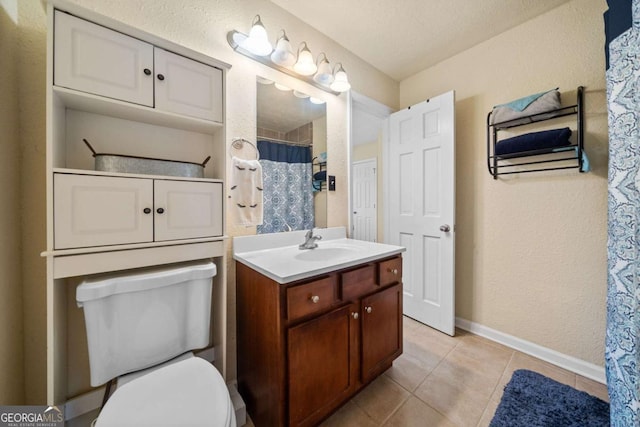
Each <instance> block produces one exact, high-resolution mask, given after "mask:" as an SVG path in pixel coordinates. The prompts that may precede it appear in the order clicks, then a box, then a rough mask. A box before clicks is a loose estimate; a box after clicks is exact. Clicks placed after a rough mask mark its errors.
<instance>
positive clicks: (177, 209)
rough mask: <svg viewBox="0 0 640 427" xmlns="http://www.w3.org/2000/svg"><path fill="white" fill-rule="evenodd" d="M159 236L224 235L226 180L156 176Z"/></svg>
mask: <svg viewBox="0 0 640 427" xmlns="http://www.w3.org/2000/svg"><path fill="white" fill-rule="evenodd" d="M154 209H155V240H156V241H164V240H177V239H193V238H198V237H213V236H222V215H223V213H222V212H223V211H222V183H219V182H194V181H172V180H160V179H159V180H155V183H154Z"/></svg>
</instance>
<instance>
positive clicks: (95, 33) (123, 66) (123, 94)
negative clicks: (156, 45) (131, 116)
mask: <svg viewBox="0 0 640 427" xmlns="http://www.w3.org/2000/svg"><path fill="white" fill-rule="evenodd" d="M54 57H55V61H54V84H55V85H56V86H62V87H66V88H70V89H76V90H79V91H83V92H88V93H93V94H96V95H101V96H105V97H109V98H114V99H119V100H122V101H127V102H132V103H135V104H141V105H145V106H148V107H153V45H151V44H149V43H145V42H143V41H141V40H138V39H135V38H133V37H129V36H126V35H124V34H122V33H119V32H116V31H113V30H110V29H108V28H105V27H102V26H100V25H96V24H94V23H92V22H89V21H85V20H84V19H80V18H76V17H75V16H71V15H69V14H67V13H64V12H60V11H56V12H55V38H54Z"/></svg>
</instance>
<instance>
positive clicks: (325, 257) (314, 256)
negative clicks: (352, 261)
mask: <svg viewBox="0 0 640 427" xmlns="http://www.w3.org/2000/svg"><path fill="white" fill-rule="evenodd" d="M357 251H358V248H357V247H352V246H347V245H332V244H326V245H324V244H322V243H318V247H317V248H315V249H302V250H300V253H299V254H298V255H295V256H294V258H295V259H297V260H300V261H311V262H339V261H340V260H341V259H344V258H345V257H350V256H353V255H354V254H355V253H356V252H357Z"/></svg>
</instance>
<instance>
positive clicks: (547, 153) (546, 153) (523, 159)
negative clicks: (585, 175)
mask: <svg viewBox="0 0 640 427" xmlns="http://www.w3.org/2000/svg"><path fill="white" fill-rule="evenodd" d="M583 92H584V87H582V86H579V87H578V90H577V93H576V104H575V105H569V106H566V107H561V108H558V109H555V110H550V111H545V112H542V113H537V114H532V115H529V116H524V117H519V118H517V119H513V120H508V121H504V122H499V123H491V114H492V112H490V113H489V114H488V115H487V168H488V170H489V173H490V174H491V175H492V176H493V179H498V176H499V175H510V174H517V173H531V172H544V171H552V170H561V169H578V170H579V171H580V172H584V170H583V151H584V120H583V114H584V113H583V104H584V100H583V96H584V95H583ZM570 115H575V116H576V129H575V130H574V131H573V132H575V134H576V143H574V144H572V145H566V146H559V147H553V148H543V149H538V150H528V151H519V152H514V153H508V154H499V155H496V154H495V147H496V143H497V142H498V135H499V134H498V133H499V131H502V130H505V129H511V128H515V127H518V126H525V125H530V124H533V123H539V122H544V121H548V120H554V119H558V118H560V117H566V116H570ZM570 154H573V155H570Z"/></svg>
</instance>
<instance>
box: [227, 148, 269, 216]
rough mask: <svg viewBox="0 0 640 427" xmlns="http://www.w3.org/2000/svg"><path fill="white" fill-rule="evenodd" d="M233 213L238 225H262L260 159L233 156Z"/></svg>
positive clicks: (231, 189) (231, 191)
mask: <svg viewBox="0 0 640 427" xmlns="http://www.w3.org/2000/svg"><path fill="white" fill-rule="evenodd" d="M231 167H232V168H233V171H232V172H231V188H230V191H229V197H230V198H231V201H232V206H231V213H232V215H233V216H234V218H235V222H236V224H238V225H245V226H252V225H262V208H263V200H262V166H260V162H259V161H258V160H244V159H239V158H237V157H232V158H231Z"/></svg>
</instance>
